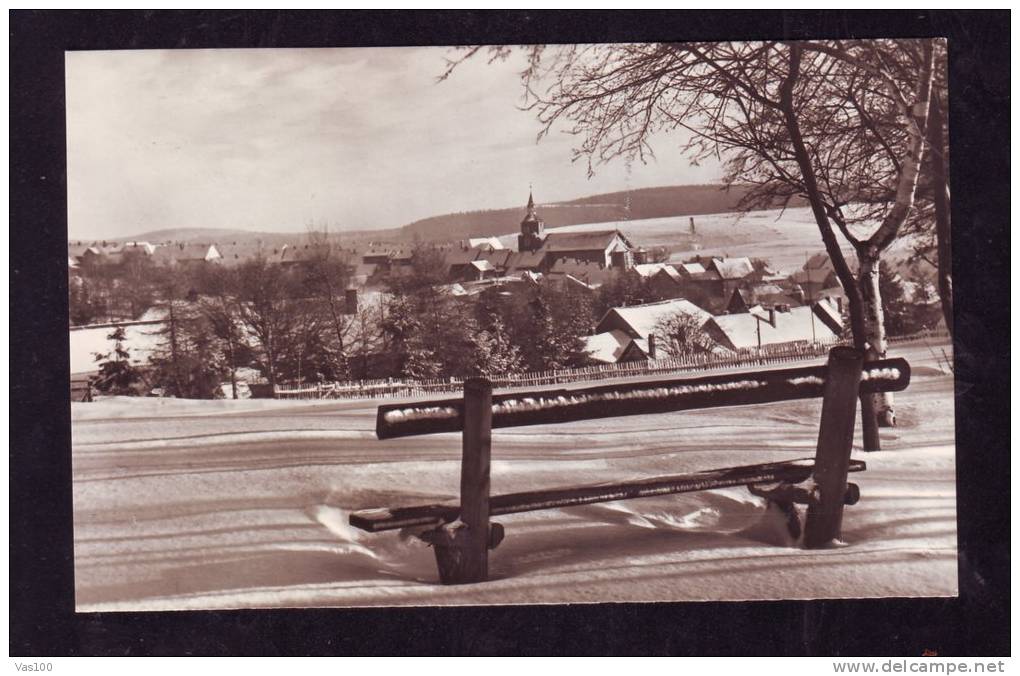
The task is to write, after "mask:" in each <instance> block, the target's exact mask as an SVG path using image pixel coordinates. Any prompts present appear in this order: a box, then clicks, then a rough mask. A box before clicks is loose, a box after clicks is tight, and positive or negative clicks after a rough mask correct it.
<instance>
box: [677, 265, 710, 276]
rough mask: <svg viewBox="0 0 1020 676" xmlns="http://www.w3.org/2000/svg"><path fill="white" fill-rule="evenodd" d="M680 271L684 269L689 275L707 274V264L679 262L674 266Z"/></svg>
mask: <svg viewBox="0 0 1020 676" xmlns="http://www.w3.org/2000/svg"><path fill="white" fill-rule="evenodd" d="M673 267H674V268H675V269H676V270H677V271H678V272H679V271H681V270H682V271H683V272H686V273H687V274H689V275H703V274H705V266H704V265H702V264H701V263H679V264H677V265H674V266H673Z"/></svg>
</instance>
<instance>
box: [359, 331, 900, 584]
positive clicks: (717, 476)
mask: <svg viewBox="0 0 1020 676" xmlns="http://www.w3.org/2000/svg"><path fill="white" fill-rule="evenodd" d="M909 382H910V367H909V365H908V364H907V362H906V361H905V360H903V359H884V360H880V361H874V362H868V363H867V364H864V361H863V356H862V354H861V353H860V352H859V351H857V350H854V349H852V348H848V347H837V348H834V349H833V350H832V351H831V352H830V353H829V359H828V363H827V364H826V365H825V366H807V367H800V368H790V369H779V370H773V371H757V372H741V373H726V374H721V375H711V376H702V377H697V378H683V379H672V380H643V381H640V382H628V383H625V384H616V385H603V386H599V387H588V388H580V389H570V390H567V389H551V390H539V391H532V392H515V393H510V394H501V395H497V396H493V394H492V386H491V384H490V383H489V381H488V380H486V379H484V378H473V379H469V380H468V381H466V382H465V383H464V397H463V399H444V400H437V401H420V402H411V403H402V404H389V405H385V406H380V407H379V409H378V413H377V417H376V436H377V437H378V438H379V439H390V438H396V437H405V436H415V435H421V434H434V433H439V432H462V453H463V455H462V462H461V477H460V501H459V503H452V502H451V503H440V504H431V505H420V506H415V507H400V508H392V509H390V508H380V509H363V510H359V511H356V512H353V513H352V514H351V515H350V523H351V525H352V526H355V527H357V528H360V529H363V530H366V531H370V532H379V531H385V530H394V529H403V528H412V529H417V530H418V532H417V535H418V536H419V537H421V538H422V539H423V540H425V541H426V542H428V543H430V544H432V545H433V546H434V549H435V555H436V562H437V564H438V567H439V576H440V580H441V581H442V582H443V583H444V584H459V583H468V582H482V581H485V580H486V579H487V577H488V550H489V549H494V548H495V547H496V546H497V545H498V544H499V542H500V541H501V540H502V539H503V528H502V526H500V525H499V524H496V523H490V517H491V516H499V515H502V514H514V513H518V512H528V511H534V510H539V509H552V508H557V507H567V506H575V505H584V504H591V503H596V502H610V501H614V500H629V499H633V498H642V497H649V496H655V495H668V494H672V493H685V492H691V491H701V490H710V489H714V488H723V487H728V486H747V487H748V488H749V489H750V490H751V492H752V493H754V494H755V495H759V496H762V497H765V498H766V499H767V500H768V501H769V502H771V503H773V504H774V505H776V506H778V507H779V508H780V509H781V510H783V512H784V513H786V514H787V516H788V518H789V519H790V523H791V530H792V531H793V532H794V533H795V534H799V530H800V522H799V517H798V516H797V511H796V507H795V505H797V504H803V505H807V518H806V522H805V525H804V529H803V534H804V546H805V547H808V548H819V547H825V546H829V545H831V543H833V541H836V540H838V539H839V537H840V530H841V523H842V516H843V506H844V505H847V504H851V505H852V504H854V503H856V502H857V500H858V499H859V496H860V493H859V491H858V489H857V487H856V486H855V485H853V484H848V483H847V475H848V473H849V472H860V471H864V470H865V464H864V463H863V462H861V461H858V460H851V459H850V452H851V447H852V443H853V434H854V423H855V417H856V411H857V399H858V396H859V394H861V393H873V392H897V391H900V390H903V389H905V388H906V386H907V385H908V384H909ZM817 397H822V398H823V402H822V413H821V422H820V428H819V434H818V445H817V448H816V452H815V457H814V458H813V459H811V458H807V459H802V460H793V461H787V462H773V463H765V464H758V465H746V466H742V467H731V468H726V469H714V470H706V471H702V472H694V473H688V474H678V475H672V476H662V477H654V478H648V479H641V480H636V481H625V482H619V483H606V484H597V485H587V486H569V487H560V488H551V489H539V490H533V491H525V492H521V493H510V494H506V495H496V496H490V495H489V461H490V447H491V438H492V433H491V430H492V428H495V427H514V426H520V425H540V424H550V423H557V424H558V423H566V422H571V421H578V420H589V419H594V418H609V417H615V416H624V415H642V414H649V413H665V412H670V411H684V410H693V409H700V408H714V407H721V406H739V405H749V404H763V403H770V402H780V401H792V400H796V399H807V398H817Z"/></svg>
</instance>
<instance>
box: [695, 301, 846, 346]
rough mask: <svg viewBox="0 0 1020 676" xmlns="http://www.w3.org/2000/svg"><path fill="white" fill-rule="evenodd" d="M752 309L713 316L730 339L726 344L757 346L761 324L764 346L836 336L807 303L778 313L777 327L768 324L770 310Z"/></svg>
mask: <svg viewBox="0 0 1020 676" xmlns="http://www.w3.org/2000/svg"><path fill="white" fill-rule="evenodd" d="M752 310H754V311H753V312H744V313H741V314H732V315H719V316H718V317H715V318H714V319H713V321H714V322H715V325H716V326H717V327H718V328H719V330H720V331H721V332H722V333H723V334H724V335H725V337H726V340H727V341H728V342H729V345H727V347H729V348H731V349H737V350H739V349H743V348H753V347H758V329H759V327H760V328H761V344H762V345H772V344H777V343H792V342H797V341H807V342H811V341H824V340H831V339H833V338H835V337H836V334H835V333H833V331H832V330H831V329H830V328H829V327H828V326H827V325H826V323H825V322H823V321H821V319H819V318H818V317H815V316H814V313H813V311H812V309H811V308H810V307H807V306H804V307H795V308H791V309H790V311H789V312H776V313H775V322H776V325H775V326H772V325H771V324H769V323H768V321H767V318H768V312H767V311H764V310H763V309H762V308H761V307H760V306H759V307H756V308H752ZM755 315H759V316H760V317H761V319H759V318H756V316H755Z"/></svg>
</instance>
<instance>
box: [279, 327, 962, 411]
mask: <svg viewBox="0 0 1020 676" xmlns="http://www.w3.org/2000/svg"><path fill="white" fill-rule="evenodd" d="M948 335H949V334H948V333H947V332H946V331H945V330H929V331H922V332H920V333H917V334H914V335H910V336H899V337H896V338H890V339H889V343H890V344H893V345H898V344H904V343H910V342H916V341H924V340H934V339H944V338H947V337H948ZM845 343H846V341H840V340H836V341H831V342H827V343H784V344H782V345H766V346H763V347H762V348H761V349H760V350H759V349H757V348H753V349H745V350H740V351H738V352H734V353H728V354H723V355H719V354H712V353H703V354H695V355H689V356H686V357H679V358H665V359H654V360H648V361H634V362H618V363H615V364H597V365H594V366H585V367H582V368H575V369H557V370H552V371H533V372H529V373H522V374H518V375H510V376H501V377H492V378H490V381H491V382H492V386H493V387H495V388H498V389H507V388H519V387H527V388H533V387H542V386H545V385H557V384H562V383H572V382H588V381H598V380H610V379H614V378H630V377H647V376H649V375H653V376H654V375H670V374H678V373H694V372H698V371H708V370H712V369H725V368H736V367H742V366H759V367H760V366H773V365H778V364H784V363H788V362H795V361H803V360H806V359H816V358H821V357H824V356H825V355H827V354H828V352H829V350H830V349H832V348H833V347H834V346H836V345H840V344H845ZM463 388H464V380H463V379H461V378H436V379H432V380H418V381H410V380H400V379H395V378H389V379H385V378H384V379H378V380H357V381H347V382H332V383H316V384H314V385H277V387H276V397H277V398H280V399H366V398H368V399H374V398H387V397H414V396H423V395H428V394H442V393H453V392H456V393H459V392H461V391H462V390H463Z"/></svg>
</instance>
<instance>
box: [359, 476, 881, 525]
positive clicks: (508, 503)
mask: <svg viewBox="0 0 1020 676" xmlns="http://www.w3.org/2000/svg"><path fill="white" fill-rule="evenodd" d="M865 469H866V466H865V464H864V462H862V461H860V460H851V461H850V468H849V471H851V472H863V471H864V470H865ZM813 471H814V459H812V458H805V459H802V460H788V461H784V462H773V463H765V464H760V465H745V466H741V467H730V468H727V469H713V470H706V471H703V472H693V473H690V474H677V475H673V476H664V477H655V478H651V479H640V480H637V481H623V482H619V483H604V484H594V485H588V486H573V487H567V488H550V489H542V490H535V491H526V492H523V493H508V494H506V495H494V496H492V497H491V498H490V500H489V512H490V514H491V515H492V516H499V515H502V514H514V513H517V512H530V511H535V510H539V509H552V508H556V507H572V506H576V505H587V504H592V503H596V502H612V501H614V500H630V499H633V498H647V497H652V496H656V495H669V494H672V493H689V492H692V491H703V490H710V489H713V488H725V487H728V486H745V485H748V484H759V483H772V482H776V481H784V482H787V483H800V482H802V481H805V480H807V479H808V477H810V476H811V473H812V472H813ZM459 511H460V507H459V506H458V505H457V504H456V502H455V501H453V502H449V503H438V504H431V505H420V506H416V507H399V508H394V509H363V510H359V511H356V512H353V513H351V516H350V524H351V525H352V526H354V527H356V528H360V529H362V530H366V531H369V532H373V533H375V532H379V531H384V530H395V529H398V528H408V527H413V526H429V525H437V524H439V523H446V522H450V521H453V520H455V519H456V518H457V516H458V512H459Z"/></svg>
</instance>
